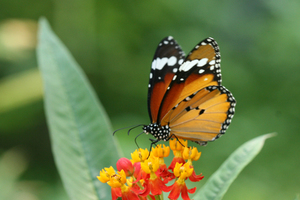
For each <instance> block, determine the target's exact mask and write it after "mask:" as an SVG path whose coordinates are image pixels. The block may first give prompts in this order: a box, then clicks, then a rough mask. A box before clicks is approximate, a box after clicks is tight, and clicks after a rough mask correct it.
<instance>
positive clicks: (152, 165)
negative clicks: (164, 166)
mask: <svg viewBox="0 0 300 200" xmlns="http://www.w3.org/2000/svg"><path fill="white" fill-rule="evenodd" d="M141 168H142V170H143V171H144V172H146V173H147V174H150V173H155V172H156V171H157V170H158V168H159V159H158V158H157V157H150V158H149V159H147V160H145V161H144V162H143V163H141Z"/></svg>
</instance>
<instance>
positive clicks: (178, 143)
mask: <svg viewBox="0 0 300 200" xmlns="http://www.w3.org/2000/svg"><path fill="white" fill-rule="evenodd" d="M169 143H170V148H171V149H172V150H173V154H174V158H173V160H172V162H171V164H170V166H169V168H168V169H170V170H172V171H173V169H174V167H175V164H176V163H185V161H184V159H183V157H182V150H183V148H184V147H185V146H187V141H184V140H183V139H178V140H177V139H172V140H170V141H169ZM183 145H184V146H183Z"/></svg>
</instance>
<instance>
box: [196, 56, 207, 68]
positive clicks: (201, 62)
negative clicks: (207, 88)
mask: <svg viewBox="0 0 300 200" xmlns="http://www.w3.org/2000/svg"><path fill="white" fill-rule="evenodd" d="M207 61H208V58H202V59H201V60H199V61H198V64H197V66H198V67H203V66H204V65H206V63H207Z"/></svg>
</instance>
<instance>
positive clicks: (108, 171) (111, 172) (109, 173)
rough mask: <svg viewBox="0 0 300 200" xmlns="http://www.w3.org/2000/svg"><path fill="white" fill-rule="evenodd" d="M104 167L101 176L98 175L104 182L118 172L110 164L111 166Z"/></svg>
mask: <svg viewBox="0 0 300 200" xmlns="http://www.w3.org/2000/svg"><path fill="white" fill-rule="evenodd" d="M104 169H105V170H104ZM104 169H102V171H100V176H97V178H98V179H99V181H101V182H102V183H106V182H107V181H109V180H110V177H111V176H113V175H114V174H116V172H115V170H114V168H113V167H112V166H110V167H109V168H104Z"/></svg>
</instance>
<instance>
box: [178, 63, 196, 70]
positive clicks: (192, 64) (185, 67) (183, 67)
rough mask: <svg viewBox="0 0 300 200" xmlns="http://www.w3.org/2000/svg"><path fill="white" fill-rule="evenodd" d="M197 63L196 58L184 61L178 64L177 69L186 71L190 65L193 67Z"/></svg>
mask: <svg viewBox="0 0 300 200" xmlns="http://www.w3.org/2000/svg"><path fill="white" fill-rule="evenodd" d="M197 63H198V60H192V61H186V62H184V63H183V64H182V65H181V66H180V68H179V71H184V72H187V71H189V70H190V69H191V68H192V67H194V66H195V65H196V64H197Z"/></svg>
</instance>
